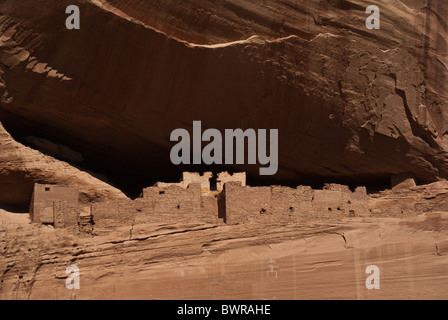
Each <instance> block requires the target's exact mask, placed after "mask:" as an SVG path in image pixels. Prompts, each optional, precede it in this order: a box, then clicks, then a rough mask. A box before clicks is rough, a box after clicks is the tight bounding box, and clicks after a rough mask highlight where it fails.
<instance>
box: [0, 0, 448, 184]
mask: <svg viewBox="0 0 448 320" xmlns="http://www.w3.org/2000/svg"><path fill="white" fill-rule="evenodd" d="M70 4H76V5H79V7H80V9H81V15H82V26H81V30H76V31H73V30H67V29H66V28H65V18H66V15H64V14H63V13H64V12H65V8H66V7H67V6H68V5H70ZM370 4H371V3H370V2H369V1H363V0H347V1H336V2H335V1H320V2H309V1H307V2H297V1H292V0H291V1H290V0H284V1H280V2H278V1H270V0H269V1H264V2H263V3H259V2H253V1H248V0H242V1H241V0H238V1H237V0H226V1H221V2H220V3H219V4H215V3H213V2H209V1H183V2H182V3H179V2H178V1H163V2H162V1H160V0H157V1H156V0H152V1H143V0H132V1H126V2H123V1H115V0H108V1H105V0H102V1H87V0H84V1H81V0H78V1H66V0H61V1H50V0H44V1H39V2H37V1H32V0H23V1H21V2H20V4H18V3H17V1H13V0H6V1H3V2H2V3H1V4H0V12H1V13H2V16H1V17H0V30H1V34H2V36H1V38H0V40H1V51H0V63H1V64H0V66H1V75H0V76H1V80H2V81H1V82H2V88H1V96H2V100H1V104H0V108H1V111H2V112H1V119H2V121H3V122H4V124H5V126H7V127H8V128H11V130H12V131H14V132H13V133H14V134H21V133H23V134H26V135H35V136H39V137H42V138H45V139H47V140H50V141H53V142H55V143H60V144H62V145H65V146H67V147H68V148H70V149H73V150H77V151H79V152H81V153H82V154H83V156H84V157H85V159H86V160H87V161H88V162H90V163H95V164H96V165H98V166H101V167H103V168H105V170H106V171H109V172H111V173H114V174H116V175H117V176H121V177H128V178H132V177H138V178H142V179H143V180H145V179H146V180H145V181H148V179H149V180H150V179H151V177H152V178H154V175H155V174H159V175H165V176H169V175H171V176H173V177H177V176H179V173H180V171H182V170H185V169H186V168H174V167H173V166H171V165H170V160H169V150H170V148H171V147H172V143H170V142H169V134H170V133H171V131H172V130H174V129H176V128H179V127H185V128H191V124H192V121H193V120H201V121H202V122H203V125H204V126H205V127H215V128H218V129H221V130H222V129H225V128H238V127H242V128H266V129H269V128H277V129H279V134H280V150H279V153H280V154H279V156H280V159H279V164H280V171H279V173H278V174H277V175H276V176H275V178H274V179H277V180H279V181H282V182H283V183H286V182H291V183H298V182H300V183H307V182H309V181H310V180H312V181H322V182H329V180H334V181H337V180H339V181H340V182H353V183H356V184H362V185H365V184H369V183H374V182H378V181H380V182H385V183H386V182H388V181H389V180H390V175H391V174H400V173H412V174H413V175H414V176H416V178H417V179H418V180H419V182H432V181H436V180H438V179H440V178H447V177H448V166H447V163H448V161H447V156H448V153H447V149H448V143H447V139H448V138H447V135H446V133H447V132H448V130H447V126H448V122H447V117H448V114H447V112H448V111H447V110H448V108H447V106H448V105H447V92H448V91H447V68H446V65H447V63H448V61H447V59H448V56H447V49H446V48H447V33H446V31H447V26H446V23H445V22H444V17H445V16H446V15H447V14H448V3H447V2H446V1H442V0H437V1H431V2H430V3H427V2H426V1H410V0H408V1H398V0H394V1H382V2H380V3H379V4H378V5H379V7H380V9H381V29H380V30H367V29H366V27H365V19H366V18H367V15H366V13H365V8H366V7H367V6H368V5H370ZM185 17H188V19H187V18H185ZM160 31H163V33H162V32H160ZM19 127H20V129H18V128H19ZM238 169H240V170H246V171H248V172H249V173H256V172H257V170H258V168H255V167H254V166H248V167H240V168H238ZM192 171H198V170H192ZM154 180H156V179H154Z"/></svg>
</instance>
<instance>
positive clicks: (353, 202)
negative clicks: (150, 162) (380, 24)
mask: <svg viewBox="0 0 448 320" xmlns="http://www.w3.org/2000/svg"><path fill="white" fill-rule="evenodd" d="M190 177H193V179H190ZM221 177H224V178H223V179H222V180H220V183H221V182H222V183H223V190H222V191H210V189H209V188H207V185H206V183H205V182H204V177H201V176H199V175H184V178H185V179H186V180H187V181H188V183H185V184H184V182H181V183H180V184H166V185H163V186H161V184H157V185H156V186H154V187H149V188H145V189H144V190H143V193H142V196H141V197H140V198H138V199H135V200H131V199H125V200H113V201H107V202H99V203H93V204H80V203H78V190H77V189H76V188H71V187H63V186H54V185H39V184H36V186H35V188H34V194H33V199H32V203H31V206H30V216H31V218H32V221H33V222H38V223H46V224H52V225H54V226H55V227H56V228H67V229H69V230H71V231H72V232H74V233H76V232H78V233H92V232H95V234H102V233H103V232H106V233H107V232H110V231H111V230H114V229H116V228H117V227H122V226H131V225H134V224H144V223H212V224H217V223H222V222H225V223H227V224H236V223H248V222H256V221H261V222H264V223H286V222H291V221H297V220H298V219H299V218H304V217H312V216H325V215H336V214H337V215H340V216H357V215H361V216H362V215H367V214H368V199H367V194H366V189H365V188H357V189H356V190H355V191H354V192H352V191H351V190H350V189H349V188H348V187H346V186H341V185H334V184H329V185H326V186H325V187H324V189H323V190H313V189H311V188H310V187H305V186H299V187H297V188H289V187H282V186H270V187H248V186H245V185H243V183H244V184H245V175H244V176H242V175H235V176H233V178H232V176H230V175H228V174H225V175H223V176H221ZM207 179H209V178H207ZM224 180H227V181H226V182H225V183H224V182H223V181H224ZM207 181H208V180H207ZM208 186H209V185H208Z"/></svg>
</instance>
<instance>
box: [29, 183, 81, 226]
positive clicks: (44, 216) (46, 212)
mask: <svg viewBox="0 0 448 320" xmlns="http://www.w3.org/2000/svg"><path fill="white" fill-rule="evenodd" d="M78 194H79V192H78V188H76V187H67V186H58V185H48V184H37V183H36V184H34V191H33V197H32V200H31V204H30V218H31V221H33V222H40V223H54V210H53V202H54V201H62V200H63V201H66V202H67V203H68V204H70V205H73V206H77V205H78Z"/></svg>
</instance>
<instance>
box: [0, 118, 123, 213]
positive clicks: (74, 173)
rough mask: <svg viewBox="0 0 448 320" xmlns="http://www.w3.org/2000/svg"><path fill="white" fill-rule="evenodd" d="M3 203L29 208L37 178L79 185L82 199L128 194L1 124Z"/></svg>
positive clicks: (0, 198)
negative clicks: (44, 151) (33, 146)
mask: <svg viewBox="0 0 448 320" xmlns="http://www.w3.org/2000/svg"><path fill="white" fill-rule="evenodd" d="M0 146H1V152H0V203H1V205H2V206H5V207H6V208H14V209H17V208H19V209H21V210H26V211H27V210H28V205H29V203H30V199H31V195H32V192H33V187H34V183H35V182H39V181H40V182H42V183H49V184H59V185H69V186H74V187H78V188H79V190H80V200H81V201H83V202H88V201H101V200H105V199H124V198H127V197H126V196H125V195H124V194H123V193H122V192H121V191H120V190H118V189H116V188H114V187H112V186H111V185H110V184H108V183H107V182H105V181H102V180H100V179H98V178H97V177H95V176H94V175H92V174H91V173H89V172H85V171H82V170H80V169H77V168H75V167H73V166H71V165H69V164H68V163H65V162H63V161H58V160H56V159H54V158H52V157H50V156H47V155H44V154H42V153H40V152H39V151H37V150H34V149H31V148H28V147H26V146H24V145H22V144H20V143H18V142H16V141H14V139H12V138H11V136H10V135H9V134H8V133H7V132H6V131H5V129H4V128H3V126H2V125H1V124H0Z"/></svg>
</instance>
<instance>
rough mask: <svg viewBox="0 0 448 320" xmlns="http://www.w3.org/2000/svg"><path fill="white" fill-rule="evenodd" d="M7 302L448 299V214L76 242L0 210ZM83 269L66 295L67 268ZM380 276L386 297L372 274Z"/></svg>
mask: <svg viewBox="0 0 448 320" xmlns="http://www.w3.org/2000/svg"><path fill="white" fill-rule="evenodd" d="M0 237H1V238H0V241H1V242H0V257H1V259H0V281H1V284H0V299H2V300H3V299H447V298H448V292H447V290H446V287H447V285H448V273H447V271H448V269H447V268H448V255H447V252H448V216H447V215H446V214H445V215H439V216H438V217H430V216H426V217H425V216H422V217H416V218H412V219H411V218H407V219H392V218H388V219H378V218H362V219H359V218H355V219H349V220H347V219H343V220H339V219H338V220H331V219H327V220H320V221H319V220H316V221H308V222H304V223H300V224H291V225H288V226H285V225H265V224H254V225H239V226H218V225H191V224H170V225H166V224H159V225H134V226H132V227H131V226H127V227H122V228H118V229H117V230H116V231H115V232H114V233H111V234H109V235H107V236H102V237H94V238H82V239H80V238H77V237H74V236H72V235H70V234H69V233H68V232H67V231H66V230H65V229H53V228H51V227H47V226H37V225H30V224H29V222H28V218H27V217H26V216H17V215H14V214H11V213H6V212H4V211H0ZM71 265H76V266H77V267H78V268H79V271H80V289H79V290H68V289H67V288H66V279H67V277H68V274H67V273H66V268H67V267H68V266H71ZM370 265H376V266H378V267H379V268H380V290H367V289H366V278H367V277H368V274H366V268H367V266H370Z"/></svg>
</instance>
